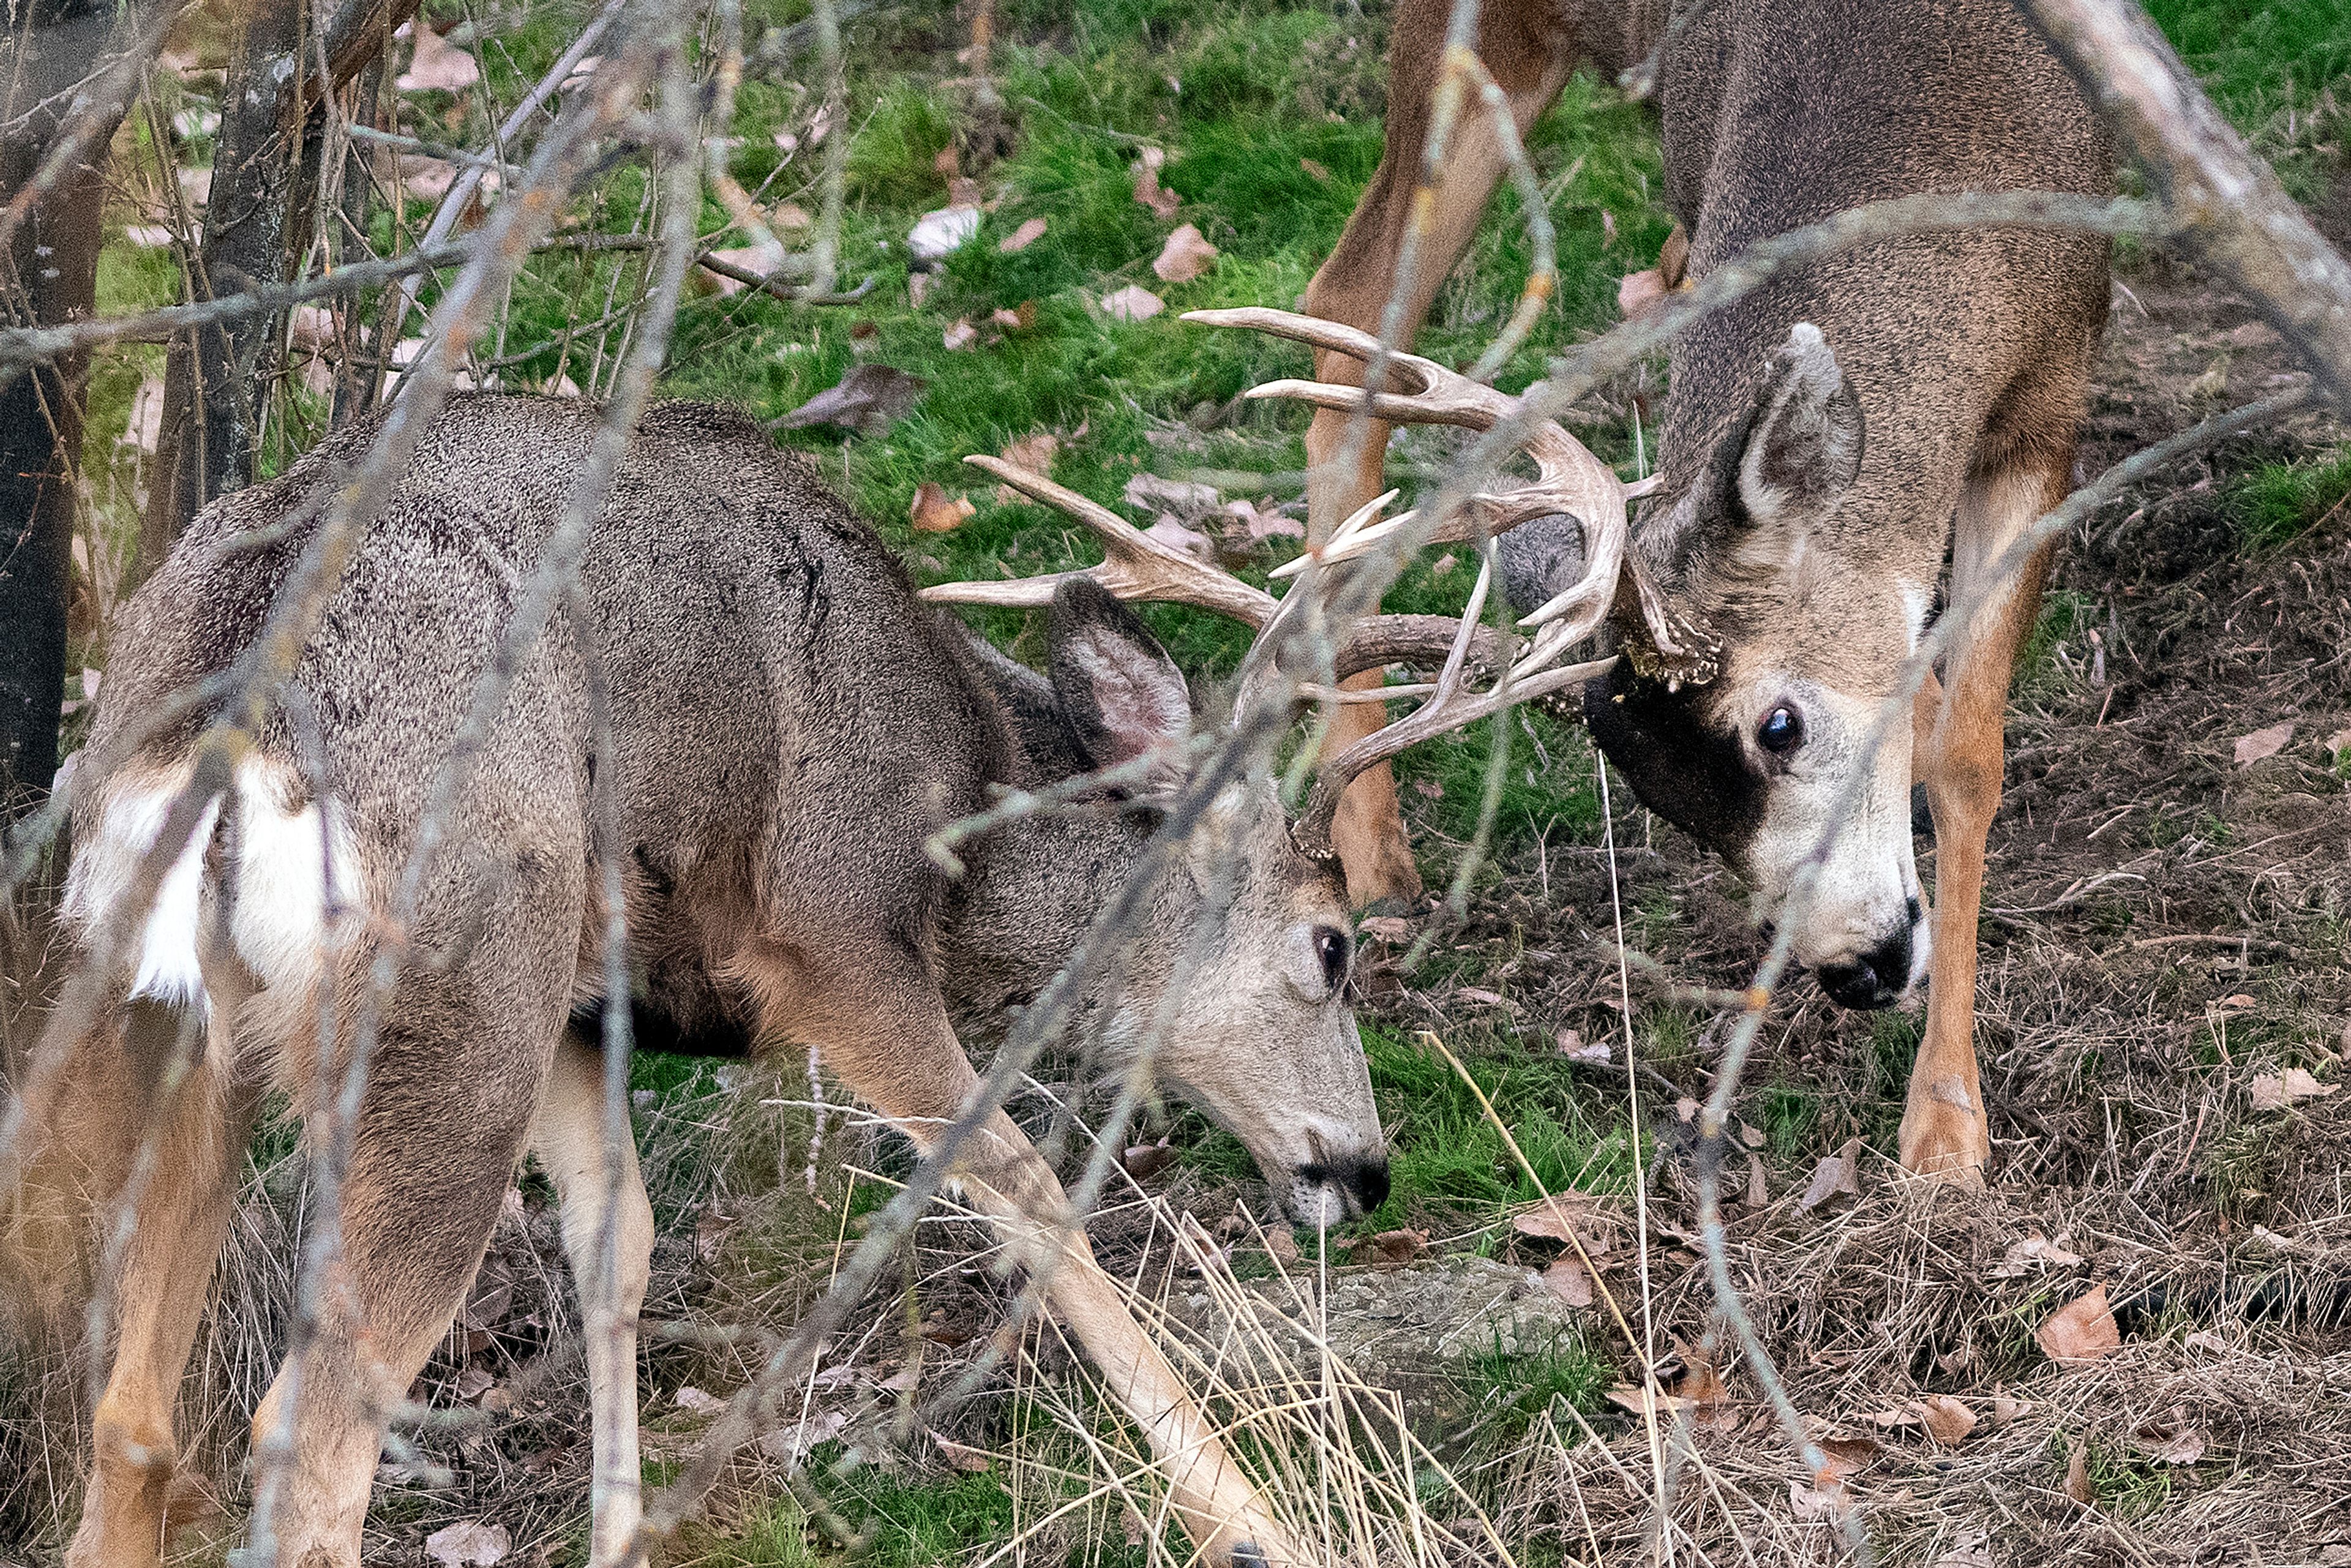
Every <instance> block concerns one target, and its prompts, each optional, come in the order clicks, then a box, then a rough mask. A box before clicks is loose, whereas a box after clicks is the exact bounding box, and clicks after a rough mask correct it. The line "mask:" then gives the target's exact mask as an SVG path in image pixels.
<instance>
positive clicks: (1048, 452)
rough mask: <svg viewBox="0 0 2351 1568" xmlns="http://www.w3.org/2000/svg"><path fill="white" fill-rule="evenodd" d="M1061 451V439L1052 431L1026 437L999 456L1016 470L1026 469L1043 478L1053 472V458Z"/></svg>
mask: <svg viewBox="0 0 2351 1568" xmlns="http://www.w3.org/2000/svg"><path fill="white" fill-rule="evenodd" d="M1060 451H1061V437H1060V436H1058V435H1056V434H1053V433H1052V432H1051V431H1050V430H1040V431H1038V432H1037V433H1036V434H1033V435H1024V436H1022V437H1021V438H1020V439H1019V440H1018V441H1015V442H1012V443H1010V444H1008V445H1007V446H1006V447H1005V448H1004V450H1003V451H1001V452H999V453H998V454H997V455H998V457H1001V458H1003V459H1004V461H1006V462H1007V463H1009V464H1011V465H1012V466H1014V467H1015V468H1020V469H1025V470H1027V471H1028V472H1029V473H1031V474H1034V475H1036V476H1039V477H1040V478H1042V477H1044V476H1048V475H1050V474H1051V473H1052V472H1053V458H1054V456H1055V455H1057V454H1059V453H1060Z"/></svg>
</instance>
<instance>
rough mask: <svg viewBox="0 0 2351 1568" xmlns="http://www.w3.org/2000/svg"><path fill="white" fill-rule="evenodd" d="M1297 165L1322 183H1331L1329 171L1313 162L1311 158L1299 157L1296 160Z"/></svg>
mask: <svg viewBox="0 0 2351 1568" xmlns="http://www.w3.org/2000/svg"><path fill="white" fill-rule="evenodd" d="M1298 166H1299V167H1300V168H1301V169H1303V170H1305V171H1306V172H1307V173H1309V174H1311V175H1312V176H1313V177H1314V178H1315V179H1317V180H1320V181H1321V182H1322V183H1324V184H1326V185H1327V184H1329V183H1331V171H1330V170H1328V169H1325V168H1324V167H1323V166H1322V164H1320V163H1317V162H1314V160H1313V159H1311V158H1301V159H1300V160H1299V161H1298Z"/></svg>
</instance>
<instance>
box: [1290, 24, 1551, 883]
mask: <svg viewBox="0 0 2351 1568" xmlns="http://www.w3.org/2000/svg"><path fill="white" fill-rule="evenodd" d="M1449 9H1450V7H1449V6H1447V5H1444V4H1442V3H1441V0H1439V3H1426V0H1424V3H1421V4H1411V3H1407V4H1406V5H1403V6H1402V7H1401V8H1400V9H1399V11H1398V13H1397V16H1396V25H1395V26H1396V30H1395V43H1394V44H1393V45H1392V47H1391V48H1390V51H1389V66H1388V72H1389V96H1388V121H1387V140H1386V144H1385V148H1384V151H1383V152H1382V154H1381V158H1380V166H1379V169H1378V172H1375V173H1374V174H1373V176H1372V183H1371V184H1370V185H1369V186H1367V187H1366V188H1365V189H1364V195H1363V199H1362V200H1361V201H1360V202H1358V203H1357V204H1356V205H1355V211H1354V214H1353V216H1352V217H1350V218H1349V219H1348V220H1347V228H1346V232H1345V233H1344V234H1343V235H1341V236H1340V239H1339V245H1338V247H1337V248H1336V249H1335V250H1333V251H1332V253H1331V257H1330V259H1329V260H1327V261H1325V262H1324V263H1323V264H1322V267H1321V268H1320V269H1319V270H1318V271H1316V273H1315V274H1314V280H1313V281H1312V282H1311V283H1310V284H1309V285H1307V288H1306V299H1305V306H1304V308H1305V312H1306V314H1307V315H1309V316H1319V317H1321V318H1322V319H1324V320H1327V321H1339V322H1343V323H1345V324H1346V325H1348V326H1351V327H1359V328H1361V329H1364V331H1367V332H1376V331H1378V330H1379V329H1380V324H1381V319H1382V317H1383V316H1384V313H1385V311H1386V309H1387V306H1388V301H1389V299H1390V298H1391V296H1393V297H1394V298H1395V299H1396V301H1397V302H1398V303H1399V304H1400V305H1401V306H1402V308H1403V311H1404V320H1403V334H1402V337H1401V338H1400V340H1399V344H1398V346H1399V347H1403V348H1410V347H1411V346H1412V340H1413V336H1414V334H1415V333H1416V332H1417V331H1418V330H1419V329H1420V324H1421V321H1422V319H1424V318H1425V317H1426V315H1427V313H1428V307H1429V303H1430V301H1432V300H1434V299H1435V298H1437V288H1438V287H1440V286H1441V285H1442V284H1443V283H1444V281H1445V277H1446V275H1447V273H1449V272H1451V271H1452V270H1453V264H1454V263H1455V262H1456V261H1457V260H1458V259H1459V258H1460V256H1461V252H1462V250H1463V249H1464V247H1466V246H1468V243H1469V240H1470V237H1471V236H1472V235H1475V234H1476V233H1477V232H1478V224H1479V219H1480V218H1481V217H1483V216H1484V214H1485V211H1486V200H1487V198H1488V197H1489V196H1490V195H1491V194H1492V193H1493V190H1494V183H1495V182H1496V181H1497V180H1499V179H1500V178H1501V175H1502V171H1503V169H1504V167H1505V166H1506V165H1505V161H1504V159H1503V156H1502V145H1501V142H1500V141H1499V139H1498V138H1497V137H1496V136H1495V134H1494V127H1493V122H1492V120H1491V119H1490V118H1489V113H1488V111H1487V110H1486V109H1485V108H1484V106H1483V105H1482V104H1480V103H1479V101H1478V100H1477V99H1476V98H1475V97H1474V96H1472V97H1471V98H1470V99H1469V100H1468V102H1467V103H1466V104H1465V105H1464V106H1463V108H1462V110H1461V115H1460V118H1459V119H1458V120H1456V121H1455V123H1454V129H1453V133H1452V137H1451V139H1450V141H1448V142H1447V157H1446V162H1445V170H1444V176H1443V179H1442V181H1441V183H1439V184H1438V185H1437V199H1436V200H1435V201H1434V202H1433V203H1431V204H1429V205H1428V207H1427V208H1426V213H1425V216H1424V219H1423V227H1422V229H1421V233H1420V244H1419V249H1418V252H1417V256H1416V262H1415V265H1414V267H1413V271H1412V275H1411V276H1410V277H1404V278H1401V279H1399V278H1398V277H1397V275H1396V273H1397V266H1398V262H1399V260H1400V257H1401V253H1402V251H1403V248H1404V245H1405V235H1406V234H1407V233H1408V232H1409V231H1410V230H1411V228H1412V226H1413V223H1414V214H1415V210H1416V201H1415V196H1416V192H1417V189H1418V186H1419V183H1420V172H1421V162H1422V150H1423V148H1424V146H1425V145H1426V141H1427V137H1428V125H1429V117H1430V98H1431V96H1432V95H1433V94H1434V93H1435V91H1436V89H1437V69H1438V66H1439V64H1440V62H1441V59H1442V57H1443V54H1444V38H1445V26H1446V17H1447V12H1448V11H1449ZM1543 9H1544V8H1542V7H1534V6H1527V7H1518V6H1489V7H1488V13H1487V15H1486V16H1484V17H1483V18H1481V26H1480V34H1479V56H1480V57H1481V58H1483V59H1484V60H1485V62H1486V64H1487V66H1488V68H1489V69H1490V70H1492V71H1493V73H1494V76H1495V79H1496V81H1497V83H1498V84H1499V86H1500V87H1501V88H1502V89H1503V91H1504V92H1505V93H1506V94H1508V96H1509V99H1510V113H1511V117H1512V118H1513V119H1514V120H1516V121H1517V122H1518V126H1519V129H1520V131H1524V130H1525V129H1526V128H1527V127H1528V126H1529V125H1531V124H1532V123H1533V122H1534V119H1535V116H1537V115H1539V114H1541V112H1542V111H1543V110H1544V109H1545V108H1547V107H1548V106H1549V105H1550V103H1551V101H1552V99H1554V98H1556V97H1558V96H1559V89H1560V88H1561V87H1562V85H1563V84H1564V83H1565V82H1566V80H1567V73H1568V70H1569V68H1570V67H1571V66H1572V65H1573V57H1572V55H1570V53H1569V52H1568V49H1567V47H1566V44H1567V40H1566V38H1565V37H1564V36H1563V34H1560V33H1555V32H1554V31H1552V29H1551V25H1549V24H1546V23H1545V22H1544V21H1543V20H1542V19H1541V17H1540V16H1536V15H1534V14H1535V13H1537V12H1540V11H1541V10H1543ZM1314 374H1315V379H1316V380H1318V381H1324V382H1334V383H1336V384H1339V385H1342V386H1360V385H1362V384H1363V379H1364V366H1363V364H1362V362H1361V361H1357V360H1354V359H1352V358H1350V357H1348V356H1347V355H1344V354H1340V353H1335V352H1332V351H1329V350H1322V351H1318V352H1317V353H1316V355H1315V356H1314ZM1388 429H1389V427H1388V426H1387V425H1386V424H1384V423H1381V422H1380V421H1377V420H1374V421H1371V422H1370V423H1368V424H1367V425H1359V424H1358V423H1357V421H1356V420H1355V417H1354V416H1353V415H1352V414H1347V413H1336V412H1334V411H1332V410H1329V409H1318V410H1317V411H1316V412H1315V414H1314V419H1313V422H1312V423H1311V424H1309V425H1308V426H1307V431H1306V465H1307V477H1306V518H1307V522H1306V535H1307V541H1308V542H1309V543H1310V544H1315V545H1319V544H1321V543H1322V541H1323V540H1325V539H1327V538H1330V537H1331V531H1332V529H1333V528H1337V527H1338V526H1339V524H1340V523H1341V522H1342V521H1343V519H1344V518H1345V517H1347V516H1348V514H1350V513H1352V512H1353V511H1354V510H1355V508H1357V507H1361V506H1362V505H1363V504H1364V502H1366V501H1368V500H1370V499H1371V498H1372V497H1374V496H1376V495H1378V494H1379V493H1380V492H1381V490H1383V489H1384V488H1385V486H1383V485H1382V484H1381V483H1380V476H1381V475H1382V473H1383V472H1384V467H1385V464H1386V456H1387V444H1388ZM1381 679H1382V676H1381V675H1380V673H1379V672H1378V671H1375V670H1374V671H1369V672H1366V673H1365V674H1361V675H1358V676H1356V677H1354V678H1353V679H1352V680H1350V681H1349V682H1348V683H1347V685H1350V686H1353V687H1356V688H1358V689H1364V688H1369V687H1373V686H1376V685H1379V684H1380V682H1381ZM1329 718H1330V723H1331V730H1330V737H1329V738H1328V739H1327V740H1326V741H1325V742H1324V743H1323V744H1324V746H1325V747H1326V748H1327V749H1329V750H1331V751H1336V750H1338V749H1339V748H1341V747H1345V746H1347V745H1349V744H1351V743H1353V742H1354V741H1356V740H1358V739H1361V738H1362V737H1364V736H1366V735H1369V734H1371V733H1372V731H1374V730H1375V729H1377V728H1378V727H1380V726H1381V725H1383V724H1384V723H1386V722H1387V718H1386V715H1385V714H1384V713H1383V712H1382V711H1381V710H1380V709H1379V707H1378V706H1375V705H1368V704H1360V703H1350V704H1347V705H1345V706H1340V707H1337V708H1335V709H1334V710H1333V711H1332V713H1331V714H1330V715H1329ZM1331 841H1332V845H1333V847H1334V848H1336V849H1337V851H1338V852H1339V858H1340V860H1341V862H1343V864H1344V865H1345V867H1346V872H1347V893H1348V896H1349V897H1350V898H1351V899H1353V901H1354V903H1355V904H1358V905H1361V904H1369V903H1372V902H1373V901H1374V900H1375V899H1381V898H1395V897H1400V898H1415V897H1417V896H1419V894H1420V890H1421V884H1420V871H1419V868H1418V867H1417V866H1416V865H1415V864H1414V863H1413V859H1412V850H1411V847H1410V846H1409V845H1408V844H1407V843H1406V842H1405V836H1404V821H1403V818H1402V817H1401V816H1400V815H1399V814H1398V813H1397V810H1396V798H1395V779H1394V777H1393V776H1392V775H1391V774H1390V773H1389V771H1388V768H1387V764H1385V763H1381V764H1380V765H1379V766H1378V767H1376V768H1369V769H1366V770H1365V771H1364V773H1363V775H1362V776H1361V777H1359V778H1358V779H1355V781H1354V782H1353V784H1352V785H1350V786H1349V787H1348V789H1347V792H1346V794H1345V795H1344V796H1343V798H1342V799H1341V800H1340V804H1339V811H1338V815H1337V818H1336V819H1335V821H1333V823H1332V832H1331Z"/></svg>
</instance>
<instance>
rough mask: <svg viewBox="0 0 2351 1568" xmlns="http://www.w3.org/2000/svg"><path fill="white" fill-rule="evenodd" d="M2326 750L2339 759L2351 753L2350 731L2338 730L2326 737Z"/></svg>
mask: <svg viewBox="0 0 2351 1568" xmlns="http://www.w3.org/2000/svg"><path fill="white" fill-rule="evenodd" d="M2326 749H2327V750H2329V751H2331V752H2333V753H2334V754H2335V756H2337V757H2340V756H2342V755H2343V754H2344V753H2345V752H2346V751H2351V729H2338V730H2336V731H2335V733H2334V734H2333V735H2330V736H2328V737H2326Z"/></svg>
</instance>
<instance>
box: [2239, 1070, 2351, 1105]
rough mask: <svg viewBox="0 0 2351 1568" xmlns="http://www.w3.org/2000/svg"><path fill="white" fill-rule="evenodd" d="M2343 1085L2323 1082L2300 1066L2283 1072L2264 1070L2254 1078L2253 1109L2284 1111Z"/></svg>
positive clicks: (2329, 1092) (2320, 1096)
mask: <svg viewBox="0 0 2351 1568" xmlns="http://www.w3.org/2000/svg"><path fill="white" fill-rule="evenodd" d="M2342 1087H2343V1085H2341V1084H2340V1083H2321V1082H2319V1081H2318V1080H2317V1079H2315V1078H2313V1077H2312V1076H2311V1075H2310V1073H2309V1072H2308V1071H2306V1070H2305V1069H2303V1068H2300V1067H2289V1068H2287V1069H2286V1070H2285V1071H2283V1072H2264V1073H2261V1074H2259V1075H2258V1076H2256V1077H2255V1078H2254V1079H2253V1089H2252V1095H2253V1109H2254V1110H2256V1111H2283V1110H2284V1109H2285V1108H2286V1107H2287V1106H2289V1105H2292V1104H2294V1103H2295V1102H2297V1101H2301V1100H2316V1099H2319V1098H2322V1097H2323V1096H2325V1095H2328V1094H2332V1093H2334V1092H2335V1091H2336V1090H2338V1089H2340V1088H2342Z"/></svg>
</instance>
